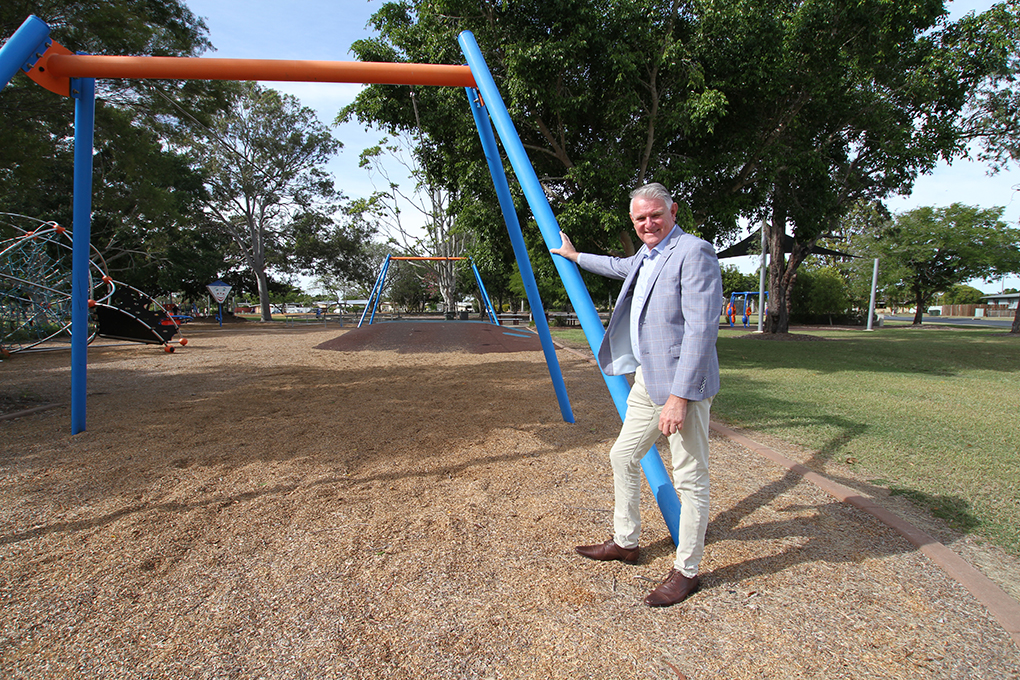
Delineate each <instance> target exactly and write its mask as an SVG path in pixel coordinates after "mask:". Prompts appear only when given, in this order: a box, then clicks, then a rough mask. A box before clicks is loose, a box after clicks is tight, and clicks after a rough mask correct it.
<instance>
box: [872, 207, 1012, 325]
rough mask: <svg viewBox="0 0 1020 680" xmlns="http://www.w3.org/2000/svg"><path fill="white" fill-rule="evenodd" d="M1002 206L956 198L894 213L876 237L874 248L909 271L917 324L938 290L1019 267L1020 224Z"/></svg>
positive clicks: (907, 277)
mask: <svg viewBox="0 0 1020 680" xmlns="http://www.w3.org/2000/svg"><path fill="white" fill-rule="evenodd" d="M1002 212H1003V209H1002V208H987V209H982V208H977V207H971V206H966V205H962V204H960V203H954V204H953V205H951V206H949V207H948V208H930V207H926V208H917V209H916V210H911V211H909V212H906V213H902V214H899V215H896V217H895V219H894V221H893V223H892V224H891V225H890V226H889V227H888V228H887V229H886V230H885V231H884V233H882V234H881V235H880V238H878V239H877V240H875V241H873V244H872V245H873V246H874V253H875V254H876V256H877V257H879V258H881V259H882V260H883V261H885V262H888V263H891V264H892V266H893V267H894V268H895V267H902V268H903V270H905V271H906V272H907V275H906V278H905V281H904V282H905V284H906V287H907V288H908V289H909V291H910V293H911V295H912V297H913V302H914V305H915V307H916V312H915V314H914V325H920V324H921V321H922V318H923V315H924V310H925V309H926V308H927V306H928V304H929V303H930V302H931V300H932V298H933V297H934V295H935V294H936V293H939V292H942V291H946V290H949V289H950V288H951V287H952V286H954V285H957V284H960V283H963V282H965V281H969V280H971V279H976V278H987V277H990V276H996V275H1001V274H1009V273H1015V272H1020V248H1017V243H1020V230H1018V229H1014V228H1011V227H1009V226H1007V225H1006V224H1005V223H1004V222H1002V221H1000V220H999V217H1000V216H1001V215H1002Z"/></svg>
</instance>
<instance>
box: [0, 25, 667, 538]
mask: <svg viewBox="0 0 1020 680" xmlns="http://www.w3.org/2000/svg"><path fill="white" fill-rule="evenodd" d="M49 33H50V28H49V26H48V25H47V24H46V22H44V21H43V20H42V19H39V18H38V17H36V16H34V15H32V16H29V17H28V18H27V19H26V20H25V22H24V23H23V24H22V25H21V27H20V28H18V30H17V31H16V32H15V33H14V35H13V36H11V38H10V39H9V40H8V41H7V42H6V43H4V45H3V46H2V47H0V93H2V90H3V88H5V87H6V86H7V83H9V82H10V81H11V79H12V78H14V76H15V75H16V74H17V73H18V72H23V73H25V74H26V75H27V76H28V77H29V78H31V79H32V80H33V81H35V82H36V83H37V84H39V85H40V86H42V87H44V88H46V89H48V90H50V91H52V92H55V93H57V94H60V95H62V96H65V97H71V98H73V99H74V105H75V116H74V117H75V122H74V180H73V187H74V197H73V209H72V212H73V244H72V292H71V298H72V300H71V432H72V434H77V433H79V432H82V431H84V430H85V407H86V393H87V391H86V371H87V357H88V304H89V299H88V295H89V291H88V267H89V245H90V240H91V212H92V176H93V175H92V157H93V138H94V129H95V89H96V87H95V85H96V79H97V78H129V79H149V78H153V79H165V80H251V81H266V80H269V81H296V82H321V83H370V84H389V85H435V86H447V87H449V86H455V87H463V88H464V89H465V92H466V94H467V100H468V105H469V107H470V108H471V112H472V115H473V117H474V121H475V125H476V127H477V129H478V136H479V139H480V141H481V145H482V150H483V152H484V154H485V158H486V162H487V164H488V167H489V171H490V174H491V175H492V181H493V185H494V187H495V190H496V196H497V199H498V201H499V206H500V209H501V210H502V213H503V220H504V222H505V224H506V227H507V232H508V234H509V236H510V242H511V244H512V246H513V249H514V255H515V257H516V259H517V265H518V268H519V270H520V273H521V278H522V281H523V284H524V289H525V291H526V293H527V296H528V303H529V304H530V306H531V309H532V312H533V316H534V319H535V326H536V330H537V331H538V335H539V338H540V340H541V342H542V351H543V352H544V353H545V358H546V364H547V366H548V369H549V375H550V377H551V379H552V382H553V387H554V389H555V392H556V397H557V400H558V402H559V406H560V412H561V415H562V417H563V419H564V420H565V421H566V422H570V423H572V422H574V415H573V411H572V410H571V407H570V402H569V400H568V398H567V393H566V387H565V385H564V382H563V375H562V372H561V370H560V367H559V361H558V360H557V358H556V348H555V346H554V345H553V342H552V336H551V334H550V332H549V326H548V323H547V322H546V317H545V311H544V309H543V307H542V301H541V299H540V297H539V293H538V284H537V282H536V281H535V276H534V272H533V270H532V268H531V263H530V260H529V258H528V253H527V247H526V246H525V243H524V236H523V234H522V232H521V227H520V224H519V222H518V219H517V211H516V208H515V206H514V203H513V199H512V197H511V194H510V186H509V183H508V181H507V177H506V172H505V170H504V167H503V162H502V158H501V156H500V153H499V149H498V147H497V143H496V134H498V135H499V140H500V142H502V144H503V150H504V152H505V153H506V157H507V160H508V161H509V162H510V165H511V167H512V168H513V170H514V173H515V175H516V178H517V180H518V182H519V183H520V186H521V190H522V193H523V194H524V197H525V199H526V200H527V202H528V205H529V207H530V208H531V211H532V214H533V216H534V218H535V222H536V223H537V224H538V227H539V230H540V231H541V233H542V238H543V239H544V241H545V244H546V246H547V247H548V248H549V249H552V248H557V247H559V246H560V245H561V238H560V229H559V225H558V223H557V221H556V217H555V216H554V215H553V212H552V207H551V206H550V205H549V201H548V199H547V198H546V195H545V192H544V190H543V189H542V185H541V183H540V182H539V179H538V176H537V175H536V173H535V170H534V168H533V167H532V165H531V161H530V160H529V158H528V155H527V152H526V151H525V149H524V145H523V143H522V142H521V140H520V137H519V136H518V134H517V130H516V129H515V127H514V124H513V122H512V120H511V118H510V113H509V111H508V110H507V108H506V105H505V104H504V102H503V99H502V97H501V96H500V94H499V90H498V88H497V87H496V83H495V81H494V80H493V78H492V75H491V73H490V71H489V68H488V66H487V65H486V63H485V59H484V57H483V56H482V52H481V50H480V49H479V47H478V44H477V42H476V41H475V38H474V36H473V35H472V34H471V32H470V31H464V32H462V33H461V34H460V35H459V36H458V38H457V41H458V43H459V45H460V48H461V51H462V53H463V54H464V57H465V59H466V61H467V65H466V66H454V65H441V64H408V63H399V64H398V63H371V62H332V61H329V62H325V61H299V60H269V59H211V58H197V57H144V56H106V55H103V56H98V55H82V54H73V53H71V51H70V50H68V49H67V48H65V47H63V46H61V45H60V44H58V43H56V42H55V41H53V40H52V39H51V38H50V36H49ZM493 128H495V134H494V133H493ZM552 259H553V264H554V266H555V267H556V271H557V273H558V274H559V276H560V279H561V280H562V282H563V285H564V288H565V289H566V292H567V296H568V298H569V299H570V303H571V305H572V306H573V308H574V311H575V313H576V314H577V317H578V321H579V322H580V324H581V328H582V329H583V330H584V333H585V337H586V338H587V340H588V344H589V346H590V347H591V348H592V351H593V352H594V353H596V354H597V353H598V348H599V345H600V344H601V342H602V337H603V335H604V333H605V329H604V328H603V326H602V320H601V319H600V318H599V315H598V311H597V310H596V309H595V305H594V304H593V303H592V300H591V296H590V294H589V293H588V289H587V287H586V286H585V285H584V282H583V280H582V279H581V275H580V272H579V270H578V268H577V265H575V264H574V263H573V262H571V261H570V260H568V259H566V258H564V257H561V256H558V255H555V256H552ZM603 378H604V380H605V382H606V387H607V388H608V389H609V393H610V395H611V396H612V398H613V402H614V404H615V405H616V408H617V411H618V413H619V414H620V416H621V418H622V417H623V415H624V414H625V413H626V411H627V395H628V394H629V393H630V385H629V383H628V382H627V379H626V377H625V376H607V375H605V374H603ZM641 465H642V468H643V470H644V473H645V478H646V479H647V480H648V484H649V486H650V487H651V489H652V492H653V494H654V495H655V499H656V501H657V503H658V505H659V509H660V510H661V511H662V514H663V517H664V519H665V520H666V526H667V527H668V528H669V532H670V535H671V536H672V538H673V542H674V543H676V541H677V536H678V532H679V517H680V502H679V499H678V498H677V495H676V491H675V489H674V488H673V483H672V480H671V478H670V475H669V474H668V473H667V471H666V468H665V466H664V465H663V463H662V459H661V458H660V457H659V453H658V451H657V450H656V449H655V447H652V449H651V450H650V451H649V452H648V454H647V455H646V456H645V457H644V458H643V459H642V461H641Z"/></svg>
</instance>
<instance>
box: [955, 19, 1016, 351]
mask: <svg viewBox="0 0 1020 680" xmlns="http://www.w3.org/2000/svg"><path fill="white" fill-rule="evenodd" d="M982 20H983V21H984V22H985V26H986V29H987V30H986V43H987V44H989V45H993V46H995V49H1001V50H1005V52H1006V54H1007V59H1006V61H1005V63H1004V64H1002V65H1001V67H1000V68H998V69H997V70H995V71H993V72H992V73H991V74H990V75H989V77H988V79H987V80H985V81H984V82H983V83H982V84H981V86H980V87H978V88H977V90H976V91H975V92H974V96H973V98H972V100H971V106H970V108H969V109H968V112H967V113H968V114H969V115H968V116H967V119H966V126H965V130H966V134H967V137H968V138H969V139H973V140H976V141H978V143H979V145H980V152H979V154H978V157H979V159H981V160H983V161H985V162H987V163H988V164H989V168H990V171H991V172H993V173H995V172H999V171H1000V170H1003V169H1005V168H1006V167H1009V166H1010V164H1012V165H1016V164H1018V163H1020V0H1007V2H1003V3H999V4H997V5H994V6H993V7H992V8H991V9H990V10H989V11H988V12H985V13H984V14H983V15H982ZM1016 188H1017V189H1020V187H1016ZM1010 333H1012V334H1015V335H1020V305H1018V306H1017V311H1016V314H1015V315H1014V317H1013V327H1012V329H1011V330H1010Z"/></svg>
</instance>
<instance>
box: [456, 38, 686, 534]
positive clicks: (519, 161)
mask: <svg viewBox="0 0 1020 680" xmlns="http://www.w3.org/2000/svg"><path fill="white" fill-rule="evenodd" d="M458 42H459V43H460V47H461V51H463V53H464V57H465V58H466V59H467V62H468V65H469V66H470V67H471V73H472V75H474V78H475V83H477V85H478V90H479V91H480V92H481V94H482V97H483V98H484V100H485V104H486V107H487V109H488V112H489V115H490V117H491V118H492V124H493V125H494V126H495V128H496V132H498V133H499V138H500V140H501V141H502V142H503V148H504V149H505V151H506V154H507V158H509V160H510V164H511V165H512V166H513V169H514V172H515V174H516V175H517V180H518V181H519V182H520V184H521V189H522V190H523V191H524V195H525V197H526V198H527V200H528V204H529V205H530V206H531V211H532V213H533V214H534V215H535V220H536V221H537V222H538V227H539V229H540V230H541V232H542V238H543V239H544V240H545V243H546V246H547V247H549V248H550V249H552V248H557V247H559V246H560V244H561V242H562V240H561V239H560V229H559V224H558V223H557V222H556V217H555V215H553V212H552V208H551V207H550V206H549V201H548V200H547V199H546V197H545V192H544V191H543V189H542V185H541V183H540V182H539V181H538V176H537V175H536V174H535V170H534V168H533V167H532V165H531V160H530V159H529V158H528V154H527V152H526V151H525V150H524V145H523V144H522V143H521V140H520V137H519V136H518V135H517V130H516V129H515V128H514V124H513V121H512V120H511V119H510V113H509V112H508V111H507V109H506V105H505V104H504V103H503V98H502V97H501V96H500V94H499V90H498V89H497V88H496V83H495V82H494V81H493V79H492V74H491V73H490V72H489V68H488V66H487V65H486V63H485V59H484V58H483V57H482V52H481V50H480V49H479V48H478V43H477V42H475V38H474V36H473V35H472V34H471V32H470V31H464V32H462V33H461V34H460V36H459V37H458ZM481 127H482V126H479V128H481ZM505 213H506V211H504V214H505ZM508 227H509V225H508ZM518 230H519V227H518ZM552 259H553V264H554V265H555V266H556V271H557V272H558V273H559V275H560V279H561V280H562V281H563V286H564V287H565V288H566V291H567V296H568V297H569V298H570V303H571V304H572V305H573V306H574V311H575V313H576V314H577V318H578V321H579V322H580V323H581V328H582V329H583V330H584V334H585V337H586V338H587V340H588V345H589V346H590V347H591V349H592V352H594V353H595V354H596V355H597V354H598V349H599V345H601V343H602V336H603V334H604V333H605V329H604V328H603V327H602V320H601V319H600V318H599V315H598V312H597V311H596V310H595V305H594V304H593V303H592V301H591V295H589V293H588V289H587V287H586V286H585V285H584V281H583V280H582V279H581V274H580V272H579V271H578V269H577V265H576V264H574V263H573V262H571V261H570V260H567V259H566V258H563V257H559V256H553V258H552ZM525 262H528V260H527V252H525V253H524V255H523V260H522V257H521V255H520V254H518V263H519V264H520V265H521V270H522V273H523V269H524V263H525ZM528 267H529V269H530V265H528ZM539 316H540V315H539V314H537V313H536V314H535V320H536V322H537V321H538V319H539ZM602 377H603V378H604V379H605V381H606V387H608V388H609V393H610V395H611V396H612V398H613V403H615V404H616V409H617V411H618V412H619V414H620V417H621V418H623V417H624V416H625V415H626V413H627V395H628V394H629V393H630V385H629V384H628V383H627V380H626V378H624V377H623V376H609V375H606V374H605V373H603V374H602ZM641 467H642V469H643V470H644V473H645V479H646V480H648V485H649V486H650V487H651V489H652V493H653V494H654V495H655V501H656V503H657V504H658V506H659V511H660V512H662V517H663V519H664V520H665V521H666V527H667V528H668V529H669V533H670V536H672V538H673V543H674V544H676V543H677V540H678V535H679V530H680V500H679V499H678V498H677V495H676V489H675V488H674V487H673V482H672V480H671V479H670V476H669V473H668V472H667V471H666V466H665V465H663V463H662V458H661V457H660V456H659V452H658V450H657V449H656V448H655V447H654V446H653V447H652V449H651V450H650V451H649V452H648V454H647V455H646V456H645V457H644V458H642V459H641Z"/></svg>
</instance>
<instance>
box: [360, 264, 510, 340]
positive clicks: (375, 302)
mask: <svg viewBox="0 0 1020 680" xmlns="http://www.w3.org/2000/svg"><path fill="white" fill-rule="evenodd" d="M464 260H467V261H468V262H470V263H471V271H472V272H473V273H474V275H475V283H476V284H478V294H479V297H480V298H481V300H482V307H484V310H483V311H484V312H485V315H486V316H487V317H488V318H489V322H490V323H494V324H496V325H497V326H498V325H499V316H498V315H497V314H496V310H495V309H494V308H493V306H492V300H490V299H489V293H488V291H486V290H485V284H484V283H482V275H481V273H480V272H479V271H478V266H477V265H476V264H475V261H474V258H472V257H445V256H425V255H387V256H386V259H385V260H383V263H382V266H381V267H379V276H377V277H376V279H375V285H374V286H372V294H371V295H369V296H368V304H366V305H365V309H364V310H363V311H362V312H361V318H360V319H359V320H358V328H361V326H362V325H363V324H364V323H365V317H366V316H367V317H368V323H369V324H371V323H373V322H374V321H375V312H376V309H377V308H378V307H379V301H380V300H381V299H382V294H383V290H384V289H385V288H386V275H387V273H388V272H389V270H390V263H391V262H463V261H464ZM370 310H371V314H370V313H369V311H370ZM454 311H456V310H454Z"/></svg>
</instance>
